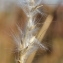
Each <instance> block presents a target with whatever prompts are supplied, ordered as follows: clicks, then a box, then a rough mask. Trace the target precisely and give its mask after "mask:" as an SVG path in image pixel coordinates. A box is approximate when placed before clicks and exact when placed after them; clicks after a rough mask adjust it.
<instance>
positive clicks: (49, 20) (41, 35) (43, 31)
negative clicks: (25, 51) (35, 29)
mask: <svg viewBox="0 0 63 63" xmlns="http://www.w3.org/2000/svg"><path fill="white" fill-rule="evenodd" d="M52 20H53V16H52V15H48V17H47V18H46V20H45V22H44V24H43V26H42V28H41V30H40V31H39V33H38V35H37V39H38V40H39V41H40V42H41V41H42V40H43V38H44V36H45V34H46V32H47V30H48V28H49V26H50V24H51V23H52ZM35 54H36V51H35V52H33V53H32V54H31V55H30V56H29V57H28V60H27V62H26V63H32V61H33V59H34V57H35Z"/></svg>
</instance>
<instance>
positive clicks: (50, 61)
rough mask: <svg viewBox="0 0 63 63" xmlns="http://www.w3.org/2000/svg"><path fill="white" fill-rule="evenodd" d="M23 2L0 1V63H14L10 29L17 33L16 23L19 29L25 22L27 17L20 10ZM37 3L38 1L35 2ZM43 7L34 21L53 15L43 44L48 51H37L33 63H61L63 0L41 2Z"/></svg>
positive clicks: (14, 53)
mask: <svg viewBox="0 0 63 63" xmlns="http://www.w3.org/2000/svg"><path fill="white" fill-rule="evenodd" d="M22 1H23V0H0V63H16V61H15V60H16V59H15V57H16V55H17V51H16V44H15V43H14V41H13V39H12V37H11V36H10V34H11V33H10V32H11V29H12V30H13V31H14V33H17V30H16V25H15V24H16V23H19V26H20V27H21V29H23V28H24V25H25V23H26V21H27V16H26V14H25V13H24V11H23V9H21V7H20V6H21V5H20V4H21V2H22ZM36 1H38V0H36ZM41 4H43V7H41V8H40V11H41V12H42V13H43V14H44V15H41V14H37V18H36V19H40V18H41V17H42V18H41V22H44V21H45V19H46V17H47V16H48V15H49V14H53V17H54V18H53V21H52V24H51V25H50V27H49V29H48V31H47V33H46V35H45V37H44V39H43V44H44V45H45V46H46V47H47V48H48V49H49V50H46V51H43V50H38V51H39V52H37V54H36V56H35V58H34V60H33V63H63V0H42V2H41Z"/></svg>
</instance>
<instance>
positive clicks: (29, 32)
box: [12, 0, 47, 63]
mask: <svg viewBox="0 0 63 63" xmlns="http://www.w3.org/2000/svg"><path fill="white" fill-rule="evenodd" d="M39 1H41V0H39ZM24 2H25V3H26V4H25V3H23V2H22V4H23V5H24V6H21V8H22V9H23V11H24V12H25V14H26V16H27V18H28V20H27V23H26V26H25V30H24V31H22V30H21V28H20V27H19V25H17V29H18V31H19V34H18V35H15V34H12V37H13V39H14V40H15V42H16V44H17V46H18V51H19V52H20V56H19V59H18V61H19V63H26V61H27V59H28V57H29V56H30V54H31V53H32V52H34V51H36V50H37V49H38V48H44V49H47V48H46V47H45V46H44V45H43V44H41V43H40V41H39V40H38V39H37V37H36V35H37V34H34V33H37V31H38V30H37V27H36V24H35V20H34V19H33V18H34V16H35V14H37V13H38V12H37V10H38V8H40V7H42V6H43V5H40V3H37V5H36V3H35V1H34V0H24ZM24 8H27V9H26V11H25V9H24ZM40 33H41V32H40ZM39 39H40V38H39Z"/></svg>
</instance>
